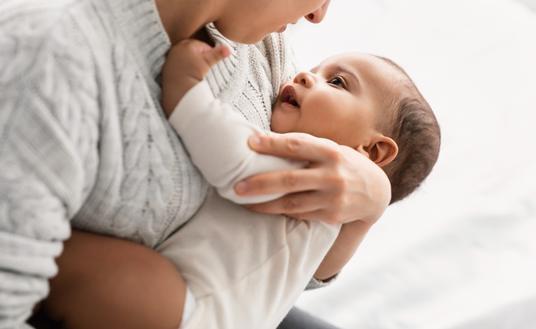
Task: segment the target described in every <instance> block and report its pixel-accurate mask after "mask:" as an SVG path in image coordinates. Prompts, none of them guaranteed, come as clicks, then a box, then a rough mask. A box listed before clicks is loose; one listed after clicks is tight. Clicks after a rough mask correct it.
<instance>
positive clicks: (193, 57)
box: [162, 39, 231, 117]
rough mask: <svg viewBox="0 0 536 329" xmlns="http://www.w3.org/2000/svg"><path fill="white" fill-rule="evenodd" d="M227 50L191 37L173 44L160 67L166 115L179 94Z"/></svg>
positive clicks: (229, 52)
mask: <svg viewBox="0 0 536 329" xmlns="http://www.w3.org/2000/svg"><path fill="white" fill-rule="evenodd" d="M230 54H231V50H230V49H229V48H227V47H226V46H219V47H216V48H212V47H210V46H209V45H207V44H206V43H204V42H201V41H199V40H193V39H188V40H184V41H182V42H179V43H178V44H177V45H175V46H173V47H172V48H171V49H170V51H169V53H168V55H167V58H166V63H165V64H164V68H163V71H162V107H163V108H164V112H165V113H166V115H167V116H168V117H169V116H170V115H171V113H172V112H173V110H174V109H175V107H176V106H177V104H178V103H179V101H180V100H181V99H182V97H183V96H184V95H185V94H186V93H187V92H188V90H190V89H191V88H192V87H193V86H195V85H196V84H197V83H199V82H201V80H203V78H204V77H205V75H206V74H207V73H208V71H209V70H210V68H211V67H212V66H214V65H215V64H216V63H218V62H219V61H221V60H222V59H224V58H225V57H228V56H229V55H230Z"/></svg>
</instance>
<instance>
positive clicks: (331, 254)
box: [314, 220, 371, 280]
mask: <svg viewBox="0 0 536 329" xmlns="http://www.w3.org/2000/svg"><path fill="white" fill-rule="evenodd" d="M370 227H371V225H370V224H369V223H367V222H364V221H360V220H356V221H353V222H350V223H346V224H343V225H342V227H341V230H340V232H339V235H338V236H337V239H336V240H335V242H334V243H333V245H332V246H331V248H330V249H329V251H328V253H327V254H326V256H325V257H324V259H323V260H322V263H321V264H320V266H319V267H318V269H317V270H316V272H315V275H314V277H315V278H316V279H318V280H326V279H328V278H331V277H332V276H334V275H335V274H337V273H339V272H340V271H341V270H342V268H343V267H344V266H345V265H346V263H348V261H350V259H351V258H352V256H353V255H354V254H355V252H356V250H357V248H358V247H359V245H360V244H361V242H362V241H363V239H364V238H365V236H366V235H367V233H368V231H369V229H370Z"/></svg>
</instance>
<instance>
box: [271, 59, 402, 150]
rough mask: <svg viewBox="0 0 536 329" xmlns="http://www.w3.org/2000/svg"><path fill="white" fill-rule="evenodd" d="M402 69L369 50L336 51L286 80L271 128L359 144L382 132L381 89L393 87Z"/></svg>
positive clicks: (352, 144)
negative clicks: (379, 121)
mask: <svg viewBox="0 0 536 329" xmlns="http://www.w3.org/2000/svg"><path fill="white" fill-rule="evenodd" d="M396 73H397V72H396V71H395V70H394V68H392V67H391V66H390V65H389V64H387V63H385V62H384V61H383V60H381V59H379V58H377V57H374V56H371V55H368V54H361V53H347V54H341V55H337V56H333V57H330V58H328V59H327V60H325V61H323V62H322V63H320V65H318V66H317V67H315V68H313V69H312V70H311V72H301V73H300V74H298V75H297V76H296V77H295V78H294V80H293V81H289V82H287V83H285V84H283V85H282V86H281V89H280V91H279V95H278V96H277V100H276V102H275V105H274V107H273V110H272V122H271V129H272V131H275V132H278V133H288V132H303V133H308V134H311V135H313V136H317V137H322V138H327V139H331V140H332V141H334V142H336V143H338V144H340V145H346V146H350V147H352V148H354V149H355V148H357V147H358V146H360V145H363V144H366V143H367V141H369V140H370V138H372V136H373V135H374V134H375V133H376V128H375V127H376V120H377V118H378V115H377V114H378V111H380V110H381V108H382V102H381V94H382V93H383V92H389V91H390V88H393V86H391V85H392V84H393V83H392V81H394V80H393V79H391V77H392V76H393V75H394V74H396Z"/></svg>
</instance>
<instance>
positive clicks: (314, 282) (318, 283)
mask: <svg viewBox="0 0 536 329" xmlns="http://www.w3.org/2000/svg"><path fill="white" fill-rule="evenodd" d="M338 276H339V273H337V274H335V275H333V276H330V277H329V278H327V279H324V280H318V279H317V278H315V277H312V278H311V280H310V281H309V283H308V284H307V287H305V290H315V289H318V288H324V287H327V286H329V285H330V284H331V283H332V282H333V281H335V279H337V277H338Z"/></svg>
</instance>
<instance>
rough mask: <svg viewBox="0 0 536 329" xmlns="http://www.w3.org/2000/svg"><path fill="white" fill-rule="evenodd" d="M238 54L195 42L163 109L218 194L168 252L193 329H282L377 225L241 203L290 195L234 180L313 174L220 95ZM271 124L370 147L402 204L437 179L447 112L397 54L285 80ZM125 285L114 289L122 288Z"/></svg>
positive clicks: (169, 73)
mask: <svg viewBox="0 0 536 329" xmlns="http://www.w3.org/2000/svg"><path fill="white" fill-rule="evenodd" d="M228 54H229V49H228V48H225V47H218V48H210V47H209V46H208V45H206V44H204V43H201V42H199V41H195V40H189V41H186V42H182V43H180V44H179V45H177V46H175V47H174V48H173V49H172V50H171V51H170V53H169V55H168V59H167V62H166V64H165V67H164V71H163V76H162V85H163V99H162V103H163V108H164V110H165V111H166V113H167V114H168V115H170V117H169V121H170V124H171V125H172V126H173V127H174V128H175V129H176V131H177V133H178V134H179V136H180V137H181V140H182V142H183V143H184V145H185V146H186V148H187V149H188V152H189V154H190V156H191V158H192V160H193V162H194V163H195V165H196V166H197V167H198V168H199V169H200V171H201V172H202V173H203V175H204V176H205V178H206V179H207V181H208V182H209V183H210V184H211V185H212V186H213V187H214V188H215V190H212V191H211V192H209V194H208V196H207V198H206V200H205V202H204V204H203V206H202V207H201V208H200V209H199V211H198V212H197V213H196V214H195V216H194V217H193V218H192V219H191V220H190V221H189V222H188V223H187V224H186V225H185V226H184V227H182V228H181V229H180V230H178V231H177V232H176V233H174V234H173V235H172V236H171V237H169V238H168V239H167V240H166V241H165V242H164V243H163V244H162V245H160V246H159V247H158V248H157V251H159V252H160V253H161V254H163V255H164V256H166V257H167V258H168V259H170V260H171V262H172V263H173V264H174V265H175V266H176V267H177V269H178V270H179V272H180V273H181V275H182V277H183V278H184V281H181V284H182V285H184V289H183V290H182V291H183V292H184V290H185V289H187V293H186V297H185V303H184V308H183V310H177V312H178V313H181V312H182V323H181V328H244V329H250V328H272V329H273V328H275V327H276V326H277V324H278V323H279V322H280V321H281V320H282V318H283V317H284V316H285V314H286V313H287V312H288V311H289V310H290V308H291V307H292V305H293V303H294V302H295V300H296V299H297V298H298V296H299V294H300V293H301V291H303V289H304V288H305V286H306V285H307V283H308V282H309V280H310V278H311V277H314V278H315V279H318V280H325V279H328V278H330V277H332V276H334V275H336V274H337V273H338V272H339V271H340V270H341V268H342V267H343V266H344V265H345V264H346V262H347V261H348V260H349V259H350V258H351V256H352V255H353V254H354V252H355V250H356V248H357V246H358V245H359V243H360V242H361V241H362V239H363V238H364V236H365V234H366V233H367V232H368V229H369V228H370V227H371V225H372V224H373V223H370V222H367V220H366V219H362V220H356V221H353V222H350V223H347V224H344V225H342V227H341V226H340V225H328V224H325V223H323V222H319V221H300V220H297V219H293V218H289V217H286V216H284V215H268V214H258V213H251V212H249V211H248V210H247V209H245V208H244V207H243V206H240V205H237V203H239V204H252V203H258V202H264V201H268V200H273V199H275V198H277V197H279V196H280V195H263V196H256V197H243V196H240V195H239V194H237V193H236V191H235V188H234V186H235V184H236V182H238V181H240V180H242V179H243V178H245V177H248V176H251V175H254V174H257V173H260V172H267V171H275V170H287V169H296V168H303V170H308V167H309V166H310V165H309V164H308V163H298V162H292V161H288V160H286V159H281V158H276V157H273V156H267V155H262V154H258V153H256V152H254V151H252V150H251V149H250V148H249V146H248V138H250V137H251V136H255V135H258V134H269V133H271V132H266V131H262V130H261V129H259V128H257V127H256V126H254V125H252V124H250V123H249V122H248V121H247V120H246V119H244V118H243V117H242V116H241V115H240V114H238V113H236V112H234V111H233V110H232V109H231V108H230V107H229V106H228V105H226V104H224V103H221V102H219V101H217V100H216V99H215V98H214V96H213V95H212V92H211V90H210V88H209V87H208V84H207V83H206V82H204V81H203V77H204V75H205V74H206V73H207V72H208V70H209V69H210V67H211V66H212V65H214V64H215V63H216V62H217V61H218V60H220V59H222V58H224V57H225V56H228ZM271 129H272V131H273V132H272V133H301V134H302V135H301V137H302V138H322V139H323V142H324V143H327V144H333V143H336V144H337V147H341V148H345V149H348V150H350V149H353V150H356V151H357V152H360V153H361V154H363V155H364V156H366V157H368V158H369V159H370V160H371V161H373V162H374V163H376V164H377V165H378V166H379V167H381V168H382V169H383V170H384V171H385V172H386V174H387V176H388V177H389V180H390V182H391V187H392V199H391V203H394V202H397V201H399V200H402V199H403V198H405V197H406V196H408V195H409V194H411V193H412V192H413V191H414V190H415V189H416V188H417V187H418V186H419V185H420V183H421V182H422V181H423V180H424V179H425V178H426V177H427V176H428V174H429V173H430V172H431V170H432V167H433V166H434V164H435V162H436V160H437V158H438V153H439V145H440V131H439V126H438V123H437V121H436V118H435V116H434V114H433V112H432V110H431V109H430V107H429V105H428V104H427V102H426V101H425V100H424V98H423V97H422V95H421V94H420V93H419V91H418V90H417V88H416V87H415V85H414V84H413V82H412V81H411V79H410V78H409V77H408V76H407V74H406V73H405V72H404V71H403V70H402V69H401V68H400V67H398V66H397V65H396V64H395V63H393V62H392V61H390V60H388V59H385V58H381V57H377V56H373V55H368V54H362V53H348V54H342V55H337V56H334V57H331V58H328V59H326V60H325V61H323V62H322V63H320V64H319V65H318V66H317V67H315V68H313V69H312V70H311V71H310V72H302V73H299V74H298V75H297V76H296V77H295V78H294V79H293V80H292V81H288V82H286V83H284V84H283V85H282V86H281V88H280V91H279V94H278V96H277V99H276V101H275V104H274V105H273V109H272V118H271ZM313 136H314V137H313ZM255 141H256V139H255V138H251V139H249V143H253V144H254V143H255ZM289 147H290V151H292V145H289ZM352 152H353V151H352ZM296 179H299V175H298V176H297V177H296ZM290 183H291V184H292V182H290ZM310 184H311V186H312V187H313V186H314V184H315V182H310ZM237 189H238V191H239V190H240V187H239V186H237ZM228 200H231V201H232V202H231V201H228ZM246 208H247V207H246ZM296 217H299V214H297V215H296ZM60 273H61V272H60ZM140 284H143V282H140ZM56 286H58V284H56ZM60 286H61V284H60ZM113 288H114V286H111V288H110V290H108V294H110V295H120V294H121V292H117V291H114V290H113ZM116 297H117V296H116ZM125 299H126V298H121V297H119V298H115V300H125ZM130 302H132V301H130ZM162 302H163V303H164V304H165V303H166V302H165V301H162Z"/></svg>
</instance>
